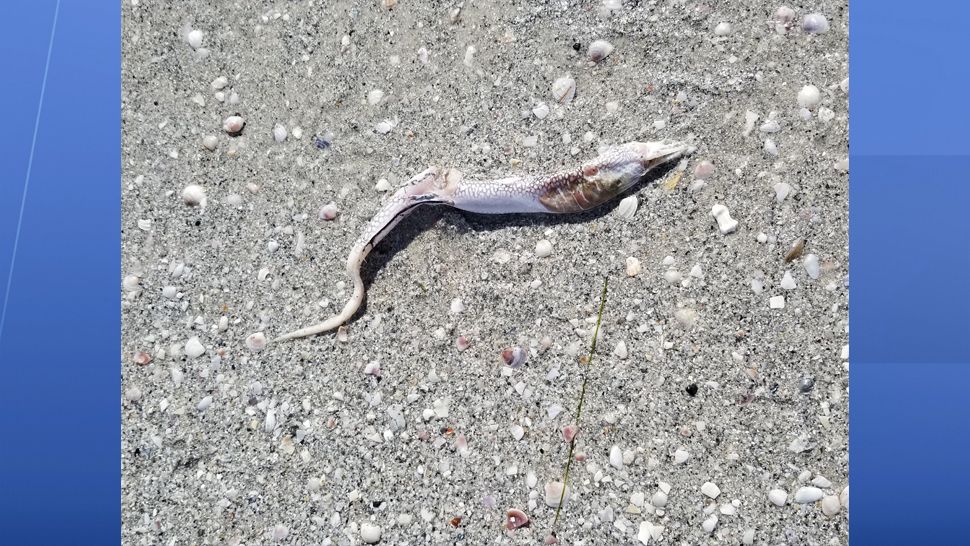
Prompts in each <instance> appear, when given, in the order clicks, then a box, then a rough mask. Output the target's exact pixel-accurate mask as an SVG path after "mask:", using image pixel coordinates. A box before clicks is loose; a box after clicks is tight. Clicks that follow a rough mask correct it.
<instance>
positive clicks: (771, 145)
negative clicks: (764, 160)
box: [764, 138, 778, 156]
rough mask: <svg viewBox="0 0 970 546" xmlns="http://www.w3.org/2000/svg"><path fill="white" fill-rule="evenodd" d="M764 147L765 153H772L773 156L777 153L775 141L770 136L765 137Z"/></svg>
mask: <svg viewBox="0 0 970 546" xmlns="http://www.w3.org/2000/svg"><path fill="white" fill-rule="evenodd" d="M764 149H765V153H766V154H768V155H774V156H777V155H778V146H777V145H776V144H775V141H774V140H771V139H770V138H766V139H765V146H764Z"/></svg>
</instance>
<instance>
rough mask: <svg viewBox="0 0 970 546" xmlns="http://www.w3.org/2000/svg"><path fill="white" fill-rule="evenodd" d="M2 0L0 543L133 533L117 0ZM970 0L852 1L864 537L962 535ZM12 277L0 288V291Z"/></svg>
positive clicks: (856, 389)
mask: <svg viewBox="0 0 970 546" xmlns="http://www.w3.org/2000/svg"><path fill="white" fill-rule="evenodd" d="M56 6H57V2H56V1H55V0H37V1H31V2H26V1H24V2H6V3H4V8H5V9H4V15H5V16H4V21H3V23H2V24H3V26H4V29H3V32H0V47H2V49H0V53H2V54H0V73H2V74H3V75H4V77H3V81H2V85H0V95H2V101H0V108H2V114H3V117H2V120H3V124H4V127H3V130H2V131H0V146H2V147H0V150H2V153H0V283H2V284H0V287H2V290H6V288H7V274H8V272H10V271H11V260H12V258H13V256H14V244H15V241H16V240H17V239H16V234H17V231H18V223H20V222H19V218H20V210H21V202H22V199H23V197H24V195H25V194H24V188H25V181H26V182H27V192H26V200H25V201H23V202H24V208H23V216H22V223H20V226H21V229H20V238H19V243H18V247H17V252H16V261H15V267H14V268H13V270H12V276H11V278H10V279H11V285H10V286H11V289H10V297H9V299H8V300H7V301H5V302H3V303H4V304H5V305H6V307H7V309H6V313H7V318H6V322H5V324H4V326H3V331H2V332H0V336H2V337H0V404H2V406H0V469H2V470H0V537H2V538H0V542H3V543H4V544H47V543H51V544H81V543H90V544H113V543H117V542H118V541H119V535H120V531H119V526H120V517H121V516H120V509H119V502H120V454H119V451H120V418H119V407H120V405H119V401H120V354H119V350H120V349H119V347H120V339H119V331H120V322H119V320H120V319H119V310H120V304H119V297H120V296H119V294H120V289H119V286H120V276H121V274H120V243H119V237H120V221H119V217H120V213H119V196H120V187H121V186H120V184H121V181H120V179H119V170H120V113H119V112H120V100H121V99H120V73H119V67H120V62H121V61H120V37H119V29H120V12H119V8H120V2H118V1H111V2H100V1H99V2H93V1H92V2H82V1H80V0H74V1H71V0H64V1H63V3H61V4H60V5H59V12H58V14H57V24H56V32H55V34H54V39H53V47H52V48H51V56H50V64H49V71H48V74H47V81H46V89H45V91H44V94H43V104H42V108H41V114H40V117H39V123H38V124H37V132H36V135H37V136H36V145H34V146H33V163H32V168H31V173H30V176H29V179H28V177H27V169H28V163H29V162H30V156H31V153H32V140H33V137H34V134H35V131H34V129H35V122H36V121H37V120H38V106H39V105H40V104H41V89H42V87H44V72H45V64H46V62H47V57H48V46H49V45H50V44H51V30H52V26H53V23H54V15H55V7H56ZM968 21H970V5H967V3H962V2H956V1H954V2H925V1H924V2H919V3H909V2H902V1H894V2H866V1H862V0H857V1H855V2H853V3H852V4H851V25H852V26H851V32H850V37H851V45H850V52H851V66H850V81H851V92H850V100H851V145H850V151H851V154H850V157H851V161H850V166H851V189H850V210H851V229H850V244H851V275H852V286H851V297H852V302H851V310H850V319H851V332H850V336H851V342H850V343H851V353H852V354H851V357H852V369H851V414H850V415H851V421H850V433H851V434H850V437H851V449H850V453H851V471H850V476H851V485H852V502H851V511H850V514H851V517H850V522H851V523H850V529H851V541H852V543H853V544H855V545H860V544H879V545H884V544H965V543H967V539H966V531H965V530H964V525H963V523H964V519H963V518H964V517H965V516H964V510H963V507H964V505H965V495H964V494H963V492H964V491H967V490H968V488H970V472H968V470H970V465H968V463H967V461H968V460H970V449H968V448H970V411H968V404H967V397H968V388H970V346H968V343H967V338H968V337H970V318H968V309H970V305H968V304H970V287H968V279H970V227H968V226H970V223H968V222H967V219H966V216H967V215H966V212H965V211H966V208H967V207H968V206H970V184H968V182H970V181H968V176H967V173H968V172H970V138H968V137H967V133H968V127H970V97H968V94H967V89H970V85H968V83H970V82H968V79H970V74H968V70H967V67H968V61H967V59H966V54H967V51H968V48H967V46H966V43H965V39H966V35H967V31H966V28H967V25H968ZM3 293H4V292H2V291H0V296H2V295H3Z"/></svg>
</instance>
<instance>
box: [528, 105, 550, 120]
mask: <svg viewBox="0 0 970 546" xmlns="http://www.w3.org/2000/svg"><path fill="white" fill-rule="evenodd" d="M532 114H533V115H534V116H535V117H537V118H539V119H546V116H548V115H549V105H547V104H546V103H544V102H540V103H539V104H537V105H535V108H533V109H532Z"/></svg>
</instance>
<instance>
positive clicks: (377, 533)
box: [360, 521, 382, 544]
mask: <svg viewBox="0 0 970 546" xmlns="http://www.w3.org/2000/svg"><path fill="white" fill-rule="evenodd" d="M381 532H382V531H381V528H380V526H378V525H374V524H372V523H370V522H366V521H365V522H364V523H361V524H360V539H361V540H363V541H364V542H366V543H367V544H377V543H378V542H380V541H381Z"/></svg>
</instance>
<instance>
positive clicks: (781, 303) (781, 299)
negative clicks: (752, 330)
mask: <svg viewBox="0 0 970 546" xmlns="http://www.w3.org/2000/svg"><path fill="white" fill-rule="evenodd" d="M768 307H770V308H772V309H784V308H785V296H772V297H771V298H769V299H768Z"/></svg>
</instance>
